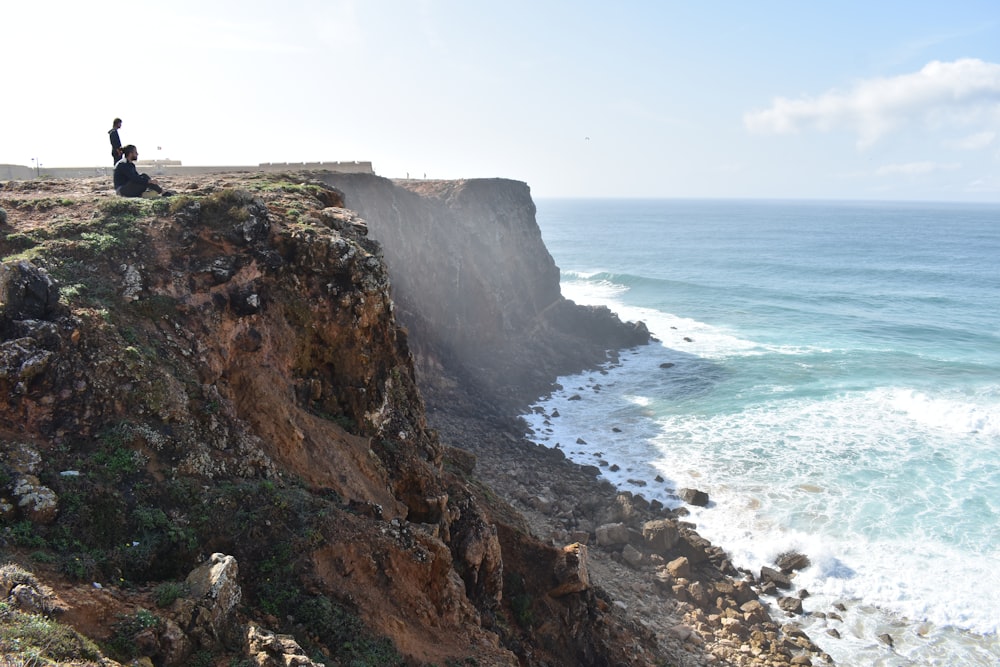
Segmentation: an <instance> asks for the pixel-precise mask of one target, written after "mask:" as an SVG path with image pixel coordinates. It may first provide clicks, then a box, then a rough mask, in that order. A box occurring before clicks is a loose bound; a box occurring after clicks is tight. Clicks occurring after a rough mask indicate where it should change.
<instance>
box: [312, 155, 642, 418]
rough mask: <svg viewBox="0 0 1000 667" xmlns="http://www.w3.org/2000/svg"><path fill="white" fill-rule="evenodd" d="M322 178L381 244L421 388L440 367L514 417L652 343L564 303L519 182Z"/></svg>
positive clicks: (602, 311)
mask: <svg viewBox="0 0 1000 667" xmlns="http://www.w3.org/2000/svg"><path fill="white" fill-rule="evenodd" d="M320 178H321V179H322V180H323V181H324V182H326V183H329V184H330V185H333V186H334V187H336V188H338V189H340V190H341V191H343V192H344V201H345V206H347V207H348V208H351V209H353V210H356V211H358V212H359V214H360V215H361V216H362V217H363V218H365V219H366V220H367V222H368V225H369V227H370V229H371V236H372V237H373V238H375V239H376V240H378V241H379V242H380V243H381V244H382V246H383V248H384V252H385V257H386V263H387V265H388V268H389V274H390V276H391V279H392V284H393V298H394V301H395V303H396V305H397V308H398V316H399V318H400V321H401V322H402V323H403V325H404V326H406V327H407V328H408V329H409V331H410V345H411V349H412V350H413V352H414V354H415V357H416V359H417V363H418V372H420V373H422V378H423V379H422V381H427V382H430V381H432V379H433V377H434V376H436V375H438V373H437V372H436V370H437V369H438V368H442V367H443V369H444V370H445V371H446V372H448V373H450V374H452V375H454V376H455V377H458V378H460V379H466V380H467V381H466V382H465V383H464V384H466V386H468V387H475V388H477V389H478V390H482V391H483V392H484V393H485V394H486V395H487V397H488V399H489V400H490V401H493V402H496V403H498V404H499V405H500V406H502V408H503V409H505V410H508V411H510V410H511V409H512V408H513V407H515V406H517V405H523V403H524V402H525V401H526V400H531V399H533V398H535V397H536V396H537V395H539V394H541V393H544V391H546V390H547V389H548V388H549V387H550V385H551V383H552V381H553V380H554V378H555V377H556V376H558V375H561V374H566V373H570V372H573V371H578V370H582V369H583V368H585V367H589V366H593V365H595V364H597V363H600V362H602V361H604V360H605V359H606V357H607V353H608V351H609V350H617V349H620V348H623V347H631V346H634V345H638V344H643V343H646V342H648V341H649V333H648V331H647V330H646V328H645V325H643V324H641V323H639V324H623V323H622V322H620V321H619V320H618V318H617V317H616V316H615V315H613V314H612V313H611V312H610V311H609V310H608V309H606V308H595V307H585V306H579V305H577V304H574V303H573V302H571V301H568V300H566V299H564V298H563V297H562V295H561V293H560V291H559V269H558V267H556V265H555V262H554V261H553V259H552V256H551V255H550V254H549V252H548V250H547V249H546V248H545V245H544V243H543V242H542V237H541V231H540V230H539V228H538V224H537V222H536V221H535V205H534V202H532V200H531V193H530V190H529V189H528V186H527V185H525V184H524V183H521V182H518V181H511V180H505V179H474V180H462V181H396V182H393V181H389V180H386V179H382V178H378V177H373V176H361V175H351V174H325V175H321V176H320Z"/></svg>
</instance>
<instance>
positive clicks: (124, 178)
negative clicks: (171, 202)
mask: <svg viewBox="0 0 1000 667" xmlns="http://www.w3.org/2000/svg"><path fill="white" fill-rule="evenodd" d="M122 153H123V154H124V159H122V160H121V161H119V162H118V164H117V165H115V192H117V193H118V194H119V195H121V196H122V197H141V196H142V194H143V193H144V192H145V191H146V190H153V191H154V192H159V193H160V195H162V196H164V197H169V196H170V195H172V194H173V193H172V192H167V191H166V190H164V189H163V188H162V187H160V184H159V183H157V182H156V181H154V180H153V179H152V178H150V177H149V174H140V173H139V170H138V169H136V168H135V161H136V159H137V158H138V157H139V149H137V148H136V147H135V146H133V145H132V144H129V145H128V146H126V147H125V148H123V149H122Z"/></svg>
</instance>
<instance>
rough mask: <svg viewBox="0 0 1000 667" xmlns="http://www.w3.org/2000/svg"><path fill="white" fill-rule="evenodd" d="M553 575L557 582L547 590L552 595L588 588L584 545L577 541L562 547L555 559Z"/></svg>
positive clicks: (588, 580) (566, 593) (588, 579)
mask: <svg viewBox="0 0 1000 667" xmlns="http://www.w3.org/2000/svg"><path fill="white" fill-rule="evenodd" d="M555 576H556V581H558V582H559V584H558V585H557V586H556V587H555V588H553V589H552V590H551V591H549V595H551V596H552V597H561V596H563V595H569V594H570V593H579V592H581V591H585V590H587V589H588V588H590V573H589V572H588V571H587V547H586V545H583V544H580V543H579V542H577V543H574V544H570V545H567V546H565V547H563V550H562V552H561V553H560V555H559V558H558V559H556V564H555Z"/></svg>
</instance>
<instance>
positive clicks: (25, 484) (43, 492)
mask: <svg viewBox="0 0 1000 667" xmlns="http://www.w3.org/2000/svg"><path fill="white" fill-rule="evenodd" d="M11 495H13V496H14V498H15V502H16V503H17V506H18V508H19V509H20V511H21V513H22V514H23V515H24V517H25V518H27V519H28V520H29V521H31V522H32V523H40V524H50V523H52V522H53V521H55V520H56V515H57V514H58V513H59V498H58V497H57V496H56V494H55V491H53V490H52V489H50V488H49V487H47V486H45V485H43V484H42V483H41V482H39V481H38V478H37V477H35V476H34V475H22V476H20V477H18V478H17V481H16V482H14V485H13V487H12V488H11Z"/></svg>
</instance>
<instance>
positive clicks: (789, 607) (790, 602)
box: [778, 596, 802, 614]
mask: <svg viewBox="0 0 1000 667" xmlns="http://www.w3.org/2000/svg"><path fill="white" fill-rule="evenodd" d="M778 607H780V608H781V609H782V611H787V612H788V613H789V614H801V613H802V600H801V599H799V598H793V597H787V596H786V597H780V598H778Z"/></svg>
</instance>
